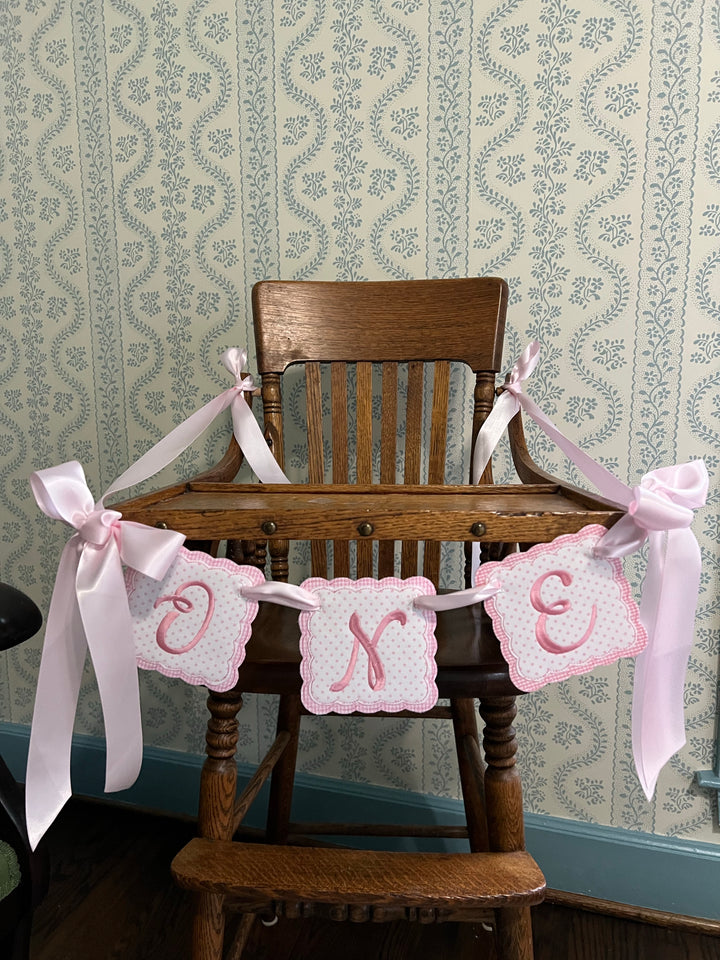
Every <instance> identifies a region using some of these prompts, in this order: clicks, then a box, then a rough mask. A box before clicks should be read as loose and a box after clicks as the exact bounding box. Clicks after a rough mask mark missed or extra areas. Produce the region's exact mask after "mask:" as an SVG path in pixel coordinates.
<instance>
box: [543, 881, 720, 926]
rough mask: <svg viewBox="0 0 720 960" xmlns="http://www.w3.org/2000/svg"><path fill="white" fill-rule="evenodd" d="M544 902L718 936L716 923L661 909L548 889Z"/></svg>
mask: <svg viewBox="0 0 720 960" xmlns="http://www.w3.org/2000/svg"><path fill="white" fill-rule="evenodd" d="M545 901H546V903H552V904H554V905H555V906H558V907H569V908H570V909H572V910H585V911H587V912H588V913H601V914H603V915H604V916H607V917H618V918H619V919H621V920H636V921H637V922H638V923H649V924H652V925H653V926H656V927H665V928H666V929H667V930H684V931H686V932H688V933H700V934H705V935H708V936H711V937H720V920H711V919H709V918H707V917H689V916H687V915H685V914H680V913H668V912H667V911H665V910H653V909H651V908H650V907H636V906H633V905H632V904H629V903H616V902H615V901H614V900H601V899H600V898H598V897H588V896H586V895H585V894H583V893H567V892H566V891H564V890H552V889H550V888H548V890H547V893H546V895H545Z"/></svg>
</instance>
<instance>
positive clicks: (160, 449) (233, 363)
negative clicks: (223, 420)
mask: <svg viewBox="0 0 720 960" xmlns="http://www.w3.org/2000/svg"><path fill="white" fill-rule="evenodd" d="M222 362H223V364H224V366H225V369H226V370H228V371H229V372H230V373H232V374H233V376H234V377H235V385H234V386H232V387H229V388H228V389H227V390H224V391H223V392H222V393H221V394H219V396H217V397H215V398H214V399H212V400H210V401H209V402H208V403H206V404H205V406H204V407H201V408H200V409H199V410H196V411H195V413H193V414H192V415H191V416H189V417H188V418H187V420H183V422H182V423H181V424H179V426H177V427H175V429H174V430H171V432H170V433H168V435H167V436H166V437H163V439H162V440H160V441H158V443H156V444H155V446H154V447H152V448H151V449H150V450H148V452H147V453H146V454H144V455H143V456H142V457H140V459H139V460H136V461H135V463H134V464H133V465H132V466H131V467H130V468H129V469H128V470H126V471H125V473H124V474H123V475H122V480H123V483H122V486H117V483H119V482H120V481H119V480H118V481H117V482H116V483H115V484H113V486H112V487H110V489H109V490H108V491H107V493H106V494H105V496H106V497H107V496H109V495H110V494H111V493H115V491H116V490H124V489H125V488H126V487H131V486H133V485H134V484H136V483H141V482H142V481H143V480H147V478H148V477H151V476H152V475H153V474H155V473H157V472H158V471H159V470H160V469H162V466H166V465H167V464H169V463H172V462H173V460H175V459H176V458H177V457H179V456H180V454H181V453H182V452H183V451H184V450H187V448H188V447H189V446H190V444H191V443H193V441H195V440H197V438H198V437H199V436H200V435H201V434H202V433H204V431H205V430H206V429H207V428H208V427H209V426H210V424H211V423H212V422H213V420H214V419H215V418H216V417H217V416H218V415H219V414H220V413H222V412H223V410H227V408H228V407H230V412H231V414H232V421H233V432H234V434H235V439H236V440H237V442H238V446H239V447H240V449H241V450H242V452H243V454H244V456H245V459H246V460H247V462H248V464H249V465H250V469H251V470H252V471H253V472H254V473H255V475H256V476H257V478H258V480H259V481H260V483H289V482H290V481H289V480H288V478H287V477H286V476H285V474H284V473H283V471H282V470H281V469H280V466H279V464H278V462H277V460H276V459H275V457H274V456H273V455H272V453H271V452H270V449H269V448H268V445H267V443H266V441H265V437H264V436H263V434H262V430H261V429H260V426H259V424H258V422H257V420H256V419H255V417H254V416H253V413H252V410H251V409H250V406H249V404H247V403H246V402H245V399H244V397H243V394H244V393H246V392H249V393H252V391H253V390H255V383H254V381H253V378H252V377H251V376H245V375H244V374H243V370H244V368H245V366H246V364H247V351H246V350H241V349H240V348H238V347H231V348H230V349H229V350H226V351H225V353H224V354H223V355H222ZM159 463H161V464H162V466H158V464H159Z"/></svg>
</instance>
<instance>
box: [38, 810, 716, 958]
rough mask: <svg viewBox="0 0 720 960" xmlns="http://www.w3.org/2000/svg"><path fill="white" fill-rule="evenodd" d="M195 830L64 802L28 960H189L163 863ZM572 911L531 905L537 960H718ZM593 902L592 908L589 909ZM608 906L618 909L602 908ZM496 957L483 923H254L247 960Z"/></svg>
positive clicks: (710, 940)
mask: <svg viewBox="0 0 720 960" xmlns="http://www.w3.org/2000/svg"><path fill="white" fill-rule="evenodd" d="M193 833H194V825H193V824H191V823H188V822H184V821H181V820H176V819H170V818H164V817H158V816H151V815H148V814H144V813H141V812H139V811H136V810H133V809H131V808H127V807H124V808H123V807H119V806H111V805H108V804H101V803H95V802H92V803H90V802H85V801H80V800H72V801H70V803H69V804H68V806H67V807H66V808H65V810H64V811H63V812H62V813H61V815H60V817H59V818H58V820H57V822H56V823H55V824H54V825H53V827H52V828H51V829H50V832H49V835H48V839H49V843H50V852H51V856H52V879H51V885H50V890H49V893H48V895H47V897H46V898H45V900H44V901H43V903H42V904H41V905H40V907H39V908H38V910H37V912H36V918H35V926H34V932H33V940H32V953H31V960H188V958H189V956H190V936H191V907H192V895H191V894H189V893H187V892H186V891H182V890H180V889H178V888H177V886H176V885H175V884H174V883H173V881H172V879H171V877H170V861H171V860H172V858H173V856H174V855H175V854H176V853H177V851H178V850H179V849H180V848H181V847H182V846H183V844H184V843H186V842H187V841H188V840H189V839H190V837H191V836H192V835H193ZM575 903H576V906H574V907H572V908H571V907H567V906H558V905H554V904H552V903H543V904H541V905H540V906H538V907H533V908H532V913H533V929H534V939H535V960H720V924H717V925H716V928H717V934H716V936H710V935H707V934H706V935H701V934H698V933H694V932H692V931H691V930H690V929H688V925H689V924H690V923H691V922H692V921H690V920H688V919H687V918H679V919H678V925H679V926H681V927H683V929H672V927H671V925H672V924H673V920H674V918H673V917H672V916H670V915H667V916H663V917H662V924H663V925H659V924H658V923H657V922H656V921H657V920H658V919H659V918H657V917H656V916H655V915H654V914H653V912H652V911H649V912H648V911H645V914H644V915H645V918H646V920H648V921H649V922H640V917H639V916H638V917H635V918H634V919H631V920H624V919H621V918H618V917H614V916H608V915H605V914H602V913H598V912H595V910H594V909H593V910H592V911H587V910H583V909H580V908H579V905H577V903H578V902H577V900H576V901H575ZM591 906H592V907H593V908H595V907H597V904H596V903H593V904H592V905H591ZM604 908H605V909H607V910H613V909H614V910H617V911H619V912H622V910H623V907H622V906H618V905H614V904H612V903H607V904H604ZM337 957H342V960H459V958H461V957H472V958H475V960H494V954H493V952H492V938H491V937H490V934H489V933H488V932H487V931H486V930H484V929H483V927H482V925H481V924H460V923H442V924H429V925H428V924H420V923H406V922H395V923H376V924H354V923H351V922H348V923H334V922H332V921H321V920H317V921H315V920H311V921H307V922H304V923H298V922H296V921H294V920H286V919H281V920H280V921H279V922H278V923H277V924H276V925H275V926H273V927H265V926H263V925H262V924H260V923H255V925H254V927H253V929H252V931H251V936H250V941H249V943H248V947H247V950H246V953H245V960H330V958H335V960H336V958H337Z"/></svg>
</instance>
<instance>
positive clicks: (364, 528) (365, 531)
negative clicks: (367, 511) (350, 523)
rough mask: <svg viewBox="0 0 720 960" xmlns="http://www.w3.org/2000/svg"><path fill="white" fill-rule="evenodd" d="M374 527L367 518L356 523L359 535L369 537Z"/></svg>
mask: <svg viewBox="0 0 720 960" xmlns="http://www.w3.org/2000/svg"><path fill="white" fill-rule="evenodd" d="M374 530H375V527H374V526H373V525H372V524H371V523H369V522H368V521H367V520H363V522H362V523H360V524H358V528H357V532H358V533H359V534H360V536H361V537H369V536H370V534H371V533H373V532H374Z"/></svg>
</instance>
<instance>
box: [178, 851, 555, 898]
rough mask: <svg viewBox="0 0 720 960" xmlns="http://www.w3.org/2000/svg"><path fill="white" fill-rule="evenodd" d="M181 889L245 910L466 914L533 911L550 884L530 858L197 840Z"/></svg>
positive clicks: (183, 863)
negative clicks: (380, 908) (286, 905)
mask: <svg viewBox="0 0 720 960" xmlns="http://www.w3.org/2000/svg"><path fill="white" fill-rule="evenodd" d="M172 873H173V876H174V877H175V879H176V880H177V882H178V883H179V884H180V886H181V887H185V888H186V889H189V890H195V891H198V892H203V893H222V894H225V895H228V896H230V897H231V898H232V899H234V900H236V901H238V902H240V903H242V902H244V903H252V904H256V905H259V904H262V903H276V902H278V901H280V902H285V901H290V902H297V901H299V902H300V903H303V904H330V905H332V904H338V905H340V904H349V905H353V904H354V905H359V906H360V905H362V906H369V907H372V906H373V905H376V904H377V905H387V906H390V907H392V906H398V907H404V908H408V907H413V908H417V909H420V910H422V909H433V910H440V911H448V912H449V913H452V914H455V913H457V912H458V911H463V910H477V909H484V910H487V909H492V908H498V907H508V906H531V905H533V904H536V903H540V902H541V901H542V899H543V897H544V892H545V879H544V877H543V875H542V873H541V872H540V869H539V867H538V866H537V864H536V863H535V861H534V860H533V858H532V857H531V856H530V854H529V853H525V852H524V851H514V852H512V853H457V854H447V853H387V852H380V851H377V850H348V849H339V848H332V847H290V846H282V845H267V846H266V845H263V844H253V843H232V842H228V841H221V840H207V839H201V838H197V839H195V840H191V841H190V843H189V844H187V846H185V847H184V848H183V849H182V850H181V851H180V853H179V854H178V855H177V856H176V857H175V859H174V860H173V863H172Z"/></svg>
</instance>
